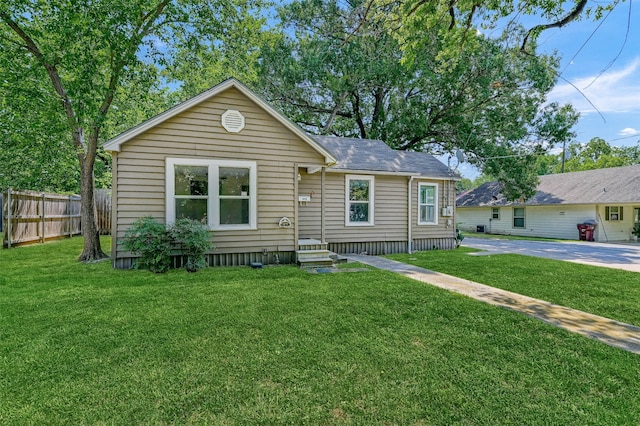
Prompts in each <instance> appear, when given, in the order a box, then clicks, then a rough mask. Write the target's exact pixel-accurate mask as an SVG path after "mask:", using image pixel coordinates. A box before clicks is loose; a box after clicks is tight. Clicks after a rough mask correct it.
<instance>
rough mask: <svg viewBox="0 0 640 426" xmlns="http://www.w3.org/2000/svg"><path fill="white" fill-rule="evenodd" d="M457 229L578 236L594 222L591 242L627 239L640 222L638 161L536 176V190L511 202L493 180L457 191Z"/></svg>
mask: <svg viewBox="0 0 640 426" xmlns="http://www.w3.org/2000/svg"><path fill="white" fill-rule="evenodd" d="M457 220H458V227H459V228H460V229H461V230H463V231H472V232H476V231H478V230H481V231H482V232H487V233H491V234H505V235H518V236H535V237H546V238H560V239H572V240H577V239H579V238H580V232H579V230H578V227H577V225H578V224H583V223H596V224H597V225H596V227H595V230H594V235H593V239H594V240H595V241H602V242H607V241H625V240H630V239H632V238H633V235H632V234H631V231H632V229H633V228H634V226H635V224H636V223H640V165H633V166H626V167H614V168H609V169H599V170H589V171H583V172H572V173H564V174H559V175H546V176H540V183H539V185H538V187H537V192H536V194H535V195H534V196H533V197H531V199H529V200H527V201H525V202H510V201H508V200H506V199H505V198H504V197H503V196H502V194H501V193H500V185H499V184H498V183H497V182H488V183H485V184H483V185H481V186H479V187H478V188H476V189H473V190H471V191H468V192H466V193H463V194H460V196H458V199H457Z"/></svg>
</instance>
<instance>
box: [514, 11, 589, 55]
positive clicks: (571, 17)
mask: <svg viewBox="0 0 640 426" xmlns="http://www.w3.org/2000/svg"><path fill="white" fill-rule="evenodd" d="M586 4H587V0H580V1H579V2H578V3H577V4H576V6H575V7H574V8H573V10H572V11H571V12H569V14H568V15H567V16H565V17H564V18H562V19H560V20H559V21H556V22H552V23H550V24H543V25H536V26H535V27H533V28H531V29H530V30H529V31H528V32H527V35H526V36H525V37H524V40H523V41H522V47H520V50H521V51H524V50H525V48H526V47H527V42H528V41H529V36H530V35H531V34H532V33H536V32H538V33H539V32H542V31H544V30H548V29H551V28H560V27H563V26H565V25H567V24H568V23H569V22H571V21H574V20H575V19H576V18H577V17H578V16H580V14H581V13H582V11H583V10H584V7H585V6H586Z"/></svg>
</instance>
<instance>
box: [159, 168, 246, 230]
mask: <svg viewBox="0 0 640 426" xmlns="http://www.w3.org/2000/svg"><path fill="white" fill-rule="evenodd" d="M256 189H257V188H256V164H255V162H250V161H228V160H196V159H186V158H169V159H167V203H166V204H167V222H168V223H172V222H175V221H176V220H177V219H180V218H190V219H195V220H198V221H200V222H202V223H206V224H207V225H209V226H210V227H211V228H213V229H255V228H256V217H257V214H256V210H257V209H256V207H257V206H256Z"/></svg>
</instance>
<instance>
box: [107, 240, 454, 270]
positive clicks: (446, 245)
mask: <svg viewBox="0 0 640 426" xmlns="http://www.w3.org/2000/svg"><path fill="white" fill-rule="evenodd" d="M455 247H456V240H455V238H421V239H416V240H413V251H423V250H451V249H454V248H455ZM328 249H329V250H330V251H332V252H334V253H337V254H360V253H366V254H369V255H372V256H380V255H385V254H394V253H406V252H407V242H406V241H369V242H360V243H329V245H328ZM134 260H135V259H134V258H130V257H129V258H121V259H116V261H115V262H114V267H115V268H117V269H129V268H131V266H132V265H133V262H134ZM207 262H208V263H209V266H246V265H250V264H251V263H254V262H260V263H262V264H263V265H274V264H276V263H278V264H281V265H287V264H293V263H295V262H296V254H295V252H289V251H279V252H268V253H267V254H264V253H262V252H252V253H213V254H209V255H207ZM182 264H183V258H182V257H181V256H174V257H173V267H175V268H180V267H181V266H182Z"/></svg>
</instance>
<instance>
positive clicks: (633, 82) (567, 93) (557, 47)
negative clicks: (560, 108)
mask: <svg viewBox="0 0 640 426" xmlns="http://www.w3.org/2000/svg"><path fill="white" fill-rule="evenodd" d="M592 5H593V1H589V3H588V6H592ZM627 32H628V33H627ZM625 38H626V43H625ZM554 51H557V52H558V54H559V55H560V56H561V58H562V59H561V64H560V71H561V78H560V79H559V80H558V83H557V84H556V87H555V88H554V89H553V90H552V91H551V93H550V94H549V100H550V101H552V102H558V103H560V104H566V103H571V104H573V106H574V108H575V109H576V110H577V111H579V112H580V114H581V117H580V121H579V122H578V124H577V125H576V126H575V127H574V131H575V132H576V133H577V136H576V140H577V141H578V142H588V141H589V140H590V139H592V138H594V137H600V138H602V139H605V140H606V141H607V142H609V144H611V145H615V146H630V145H635V144H636V143H637V142H638V141H639V140H640V7H638V5H637V4H633V3H632V1H631V0H626V1H625V2H623V3H620V4H618V5H617V6H616V7H615V8H614V10H613V11H612V12H611V13H610V14H609V15H608V16H606V17H605V18H603V19H602V20H600V21H597V22H594V21H592V20H589V19H584V18H583V19H582V20H580V21H576V22H571V23H569V24H568V25H566V26H565V27H563V28H557V29H550V30H547V31H544V32H543V33H542V34H541V35H540V37H539V39H538V52H540V53H552V52H554ZM574 86H575V87H574ZM578 89H580V90H578ZM583 95H584V96H583ZM585 98H586V99H585ZM587 99H588V100H587ZM445 163H446V159H445ZM458 172H459V173H461V174H462V175H463V176H464V177H468V178H470V179H474V178H475V177H477V176H478V171H477V170H475V169H474V168H473V167H470V166H469V165H468V164H464V163H463V164H461V165H460V167H459V168H458Z"/></svg>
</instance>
